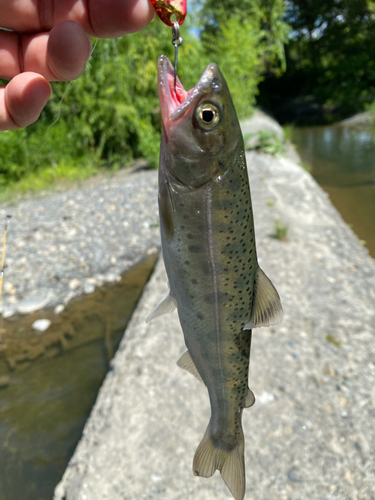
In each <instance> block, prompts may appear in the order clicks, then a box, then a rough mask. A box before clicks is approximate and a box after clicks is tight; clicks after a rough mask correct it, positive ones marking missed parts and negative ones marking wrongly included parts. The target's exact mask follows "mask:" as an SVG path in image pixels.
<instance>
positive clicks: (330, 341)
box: [326, 333, 341, 347]
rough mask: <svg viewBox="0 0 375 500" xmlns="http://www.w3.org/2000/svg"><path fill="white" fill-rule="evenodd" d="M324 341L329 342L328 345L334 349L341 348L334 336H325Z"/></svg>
mask: <svg viewBox="0 0 375 500" xmlns="http://www.w3.org/2000/svg"><path fill="white" fill-rule="evenodd" d="M326 341H327V342H329V343H330V344H332V345H334V346H335V347H341V342H339V341H338V340H337V339H336V337H335V336H334V335H332V334H331V333H329V334H328V335H326Z"/></svg>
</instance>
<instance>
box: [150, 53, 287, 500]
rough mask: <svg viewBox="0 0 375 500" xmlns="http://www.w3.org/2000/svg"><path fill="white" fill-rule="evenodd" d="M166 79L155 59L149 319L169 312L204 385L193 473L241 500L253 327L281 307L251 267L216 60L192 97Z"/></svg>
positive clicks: (238, 141) (186, 358)
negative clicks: (157, 126) (157, 146)
mask: <svg viewBox="0 0 375 500" xmlns="http://www.w3.org/2000/svg"><path fill="white" fill-rule="evenodd" d="M172 78H173V71H172V66H171V64H170V62H169V61H168V59H167V58H166V57H165V56H162V57H161V58H160V59H159V95H160V102H161V110H162V118H163V136H162V143H161V154H160V168H159V211H160V227H161V239H162V250H163V257H164V263H165V268H166V271H167V275H168V278H169V283H170V293H169V295H168V296H167V297H166V299H165V300H164V301H163V302H162V303H161V304H160V305H159V306H158V307H157V308H156V309H155V310H154V311H153V313H152V314H151V315H150V317H149V319H148V320H151V319H153V318H154V317H157V316H159V315H161V314H164V313H166V312H170V311H171V310H172V309H173V308H174V307H177V310H178V315H179V319H180V323H181V327H182V330H183V333H184V339H185V344H186V347H187V349H188V350H187V352H186V353H185V354H184V355H183V356H182V357H181V359H180V360H179V362H178V364H179V366H181V367H182V368H185V369H187V370H188V371H190V372H191V373H193V374H194V375H195V376H196V377H197V378H199V379H201V380H202V381H203V383H204V384H205V385H206V387H207V389H208V393H209V398H210V404H211V419H210V422H209V425H208V427H207V430H206V434H205V436H204V437H203V439H202V441H201V444H200V445H199V447H198V449H197V452H196V454H195V457H194V463H193V470H194V473H195V474H196V475H201V476H205V477H209V476H211V475H212V474H213V473H214V472H215V470H216V469H219V470H220V472H221V475H222V477H223V479H224V481H225V482H226V484H227V486H228V487H229V489H230V491H231V492H232V494H233V496H234V498H235V499H236V500H242V499H243V497H244V494H245V468H244V437H243V431H242V424H241V418H242V410H243V408H244V407H246V406H251V405H252V404H253V402H254V396H253V394H252V392H251V391H250V389H248V371H249V357H250V347H251V334H252V328H253V327H256V326H262V325H269V324H273V323H275V322H277V321H279V320H280V319H281V311H282V310H281V304H280V300H279V296H278V294H277V292H276V290H275V288H274V287H273V285H272V284H271V282H270V281H269V280H268V278H267V277H266V276H265V275H264V273H263V272H262V271H261V270H260V268H259V265H258V261H257V255H256V246H255V236H254V223H253V213H252V205H251V197H250V188H249V180H248V173H247V167H246V159H245V153H244V145H243V139H242V135H241V131H240V127H239V124H238V119H237V116H236V113H235V110H234V106H233V103H232V101H231V98H230V94H229V91H228V88H227V86H226V82H225V80H224V78H223V76H222V74H221V73H220V70H219V69H218V67H217V66H216V65H214V64H211V65H209V66H208V68H207V69H206V71H205V72H204V73H203V75H202V77H201V79H200V80H199V82H198V83H197V85H196V86H195V87H194V88H193V89H192V90H191V91H190V92H185V90H184V89H183V87H182V85H181V83H180V82H179V80H178V83H177V89H176V93H174V91H173V90H172V89H171V85H172V83H171V79H172Z"/></svg>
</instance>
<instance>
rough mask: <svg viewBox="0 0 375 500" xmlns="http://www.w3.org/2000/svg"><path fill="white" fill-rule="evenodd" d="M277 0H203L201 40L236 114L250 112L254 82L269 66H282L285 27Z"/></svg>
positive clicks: (242, 115)
mask: <svg viewBox="0 0 375 500" xmlns="http://www.w3.org/2000/svg"><path fill="white" fill-rule="evenodd" d="M283 12H284V5H283V2H282V1H281V0H257V1H255V2H254V0H251V1H250V0H246V1H244V2H241V7H240V8H239V7H238V2H234V1H233V0H225V1H223V2H217V1H216V0H206V1H205V2H204V3H203V6H202V9H201V11H200V16H201V19H202V21H203V22H202V25H203V30H202V42H203V45H204V48H205V50H206V52H207V54H209V56H210V57H211V58H212V60H214V61H215V62H216V63H217V64H218V65H219V66H220V68H221V70H222V72H223V74H224V76H225V78H226V80H227V83H228V86H229V88H230V91H231V94H232V98H233V102H234V104H235V107H236V110H237V113H238V115H239V117H240V118H243V117H246V116H247V117H248V116H250V115H251V114H252V111H253V106H254V103H255V96H256V94H257V92H258V90H257V89H258V84H259V82H260V81H261V80H262V79H263V73H264V71H266V70H267V69H269V68H270V67H273V68H274V69H275V70H276V68H279V71H280V69H282V68H283V67H284V61H285V59H284V45H283V44H284V42H285V41H286V38H287V33H288V27H287V25H286V24H285V23H284V21H283Z"/></svg>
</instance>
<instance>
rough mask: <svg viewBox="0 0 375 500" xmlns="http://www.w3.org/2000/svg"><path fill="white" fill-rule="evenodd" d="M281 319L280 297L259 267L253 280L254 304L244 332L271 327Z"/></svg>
mask: <svg viewBox="0 0 375 500" xmlns="http://www.w3.org/2000/svg"><path fill="white" fill-rule="evenodd" d="M282 317H283V309H282V307H281V302H280V297H279V294H278V293H277V291H276V288H275V287H274V286H273V284H272V283H271V281H270V279H269V278H267V276H266V275H265V274H264V272H263V271H262V270H261V268H260V267H258V270H257V272H256V275H255V280H254V302H253V310H252V312H251V316H250V320H249V321H248V322H247V324H246V325H245V326H244V328H243V329H244V330H252V329H253V328H257V327H258V326H271V325H276V324H277V323H280V321H281V320H282Z"/></svg>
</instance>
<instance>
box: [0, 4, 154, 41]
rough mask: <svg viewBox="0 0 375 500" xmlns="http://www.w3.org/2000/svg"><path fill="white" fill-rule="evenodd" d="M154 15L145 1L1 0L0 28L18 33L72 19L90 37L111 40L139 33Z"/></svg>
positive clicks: (32, 30)
mask: <svg viewBox="0 0 375 500" xmlns="http://www.w3.org/2000/svg"><path fill="white" fill-rule="evenodd" d="M153 15H154V11H153V8H152V6H151V4H150V2H149V1H148V0H65V1H63V2H62V1H61V0H38V1H35V0H18V1H17V2H13V1H11V2H10V1H9V0H0V26H1V27H3V28H8V29H11V30H14V31H17V32H21V33H25V32H40V31H50V30H51V29H52V28H53V27H54V26H56V25H57V24H58V23H60V22H62V21H66V20H72V21H76V22H78V23H79V24H80V25H81V26H82V27H83V28H84V30H85V31H86V33H88V34H89V35H92V36H96V37H106V38H113V37H118V36H122V35H125V34H126V33H133V32H135V31H139V30H141V29H142V28H144V27H145V26H147V24H148V23H149V22H150V21H151V19H152V18H153Z"/></svg>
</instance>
